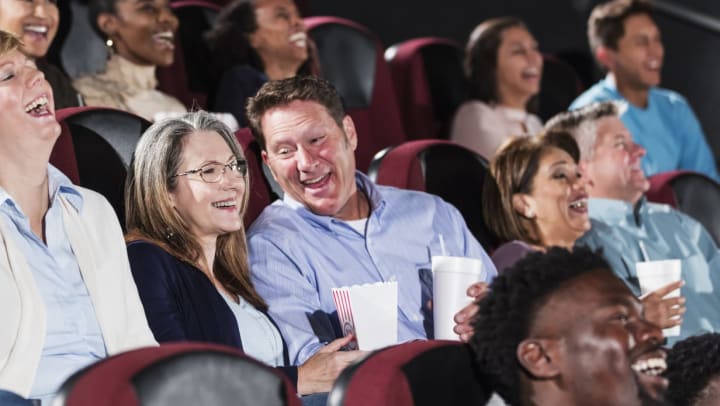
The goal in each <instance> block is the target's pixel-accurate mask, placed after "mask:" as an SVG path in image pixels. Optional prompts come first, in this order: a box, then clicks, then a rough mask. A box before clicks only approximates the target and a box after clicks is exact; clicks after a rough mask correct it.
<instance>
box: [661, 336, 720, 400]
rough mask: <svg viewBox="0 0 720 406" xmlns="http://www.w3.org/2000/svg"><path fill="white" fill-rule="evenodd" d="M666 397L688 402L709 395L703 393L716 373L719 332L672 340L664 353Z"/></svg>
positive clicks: (719, 364) (718, 373)
mask: <svg viewBox="0 0 720 406" xmlns="http://www.w3.org/2000/svg"><path fill="white" fill-rule="evenodd" d="M667 364H668V368H667V371H665V377H666V378H668V380H669V381H670V386H668V390H667V393H666V398H667V400H669V401H670V402H671V403H672V404H673V405H676V406H691V405H694V404H695V403H696V402H697V401H699V400H703V399H705V398H706V396H708V395H710V396H713V397H718V396H720V394H718V393H714V394H711V393H703V392H704V390H705V389H706V387H707V385H708V383H710V380H712V379H713V378H716V377H720V334H718V333H708V334H703V335H699V336H695V337H689V338H686V339H684V340H682V341H679V342H677V343H675V345H674V346H673V347H672V349H671V350H670V352H668V357H667Z"/></svg>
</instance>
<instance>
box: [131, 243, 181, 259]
mask: <svg viewBox="0 0 720 406" xmlns="http://www.w3.org/2000/svg"><path fill="white" fill-rule="evenodd" d="M127 251H128V255H129V256H130V257H131V258H133V257H135V258H139V257H146V258H158V259H165V260H168V259H174V257H173V256H172V255H170V253H168V252H167V251H165V250H164V249H162V248H161V247H160V246H159V245H157V244H154V243H152V242H150V241H143V240H137V241H131V242H129V243H128V244H127Z"/></svg>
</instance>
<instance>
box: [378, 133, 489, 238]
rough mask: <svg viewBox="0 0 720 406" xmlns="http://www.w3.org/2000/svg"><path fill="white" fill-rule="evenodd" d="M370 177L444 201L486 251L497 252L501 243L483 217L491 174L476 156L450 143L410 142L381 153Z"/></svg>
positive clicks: (485, 164) (384, 183)
mask: <svg viewBox="0 0 720 406" xmlns="http://www.w3.org/2000/svg"><path fill="white" fill-rule="evenodd" d="M368 174H369V176H370V178H371V179H373V180H374V181H375V182H377V183H378V184H382V185H389V186H395V187H399V188H403V189H411V190H419V191H424V192H428V193H432V194H434V195H437V196H440V197H442V198H443V199H444V200H445V201H447V202H448V203H450V204H452V205H454V206H455V207H457V209H458V210H460V213H462V215H463V217H464V218H465V222H466V223H467V226H468V228H469V229H470V231H471V232H472V233H473V235H474V236H475V238H476V239H477V240H478V241H479V242H480V244H482V246H483V247H484V248H485V250H486V251H488V252H491V251H492V250H493V249H494V248H496V246H497V243H498V239H497V237H496V236H495V235H494V234H493V233H492V232H491V231H490V230H489V229H488V227H487V225H486V224H485V220H484V219H483V216H482V191H483V186H484V183H485V178H486V177H487V176H490V174H489V172H488V167H487V161H485V159H484V158H483V157H481V156H480V155H478V154H477V153H475V152H473V151H471V150H469V149H467V148H465V147H463V146H461V145H458V144H455V143H453V142H451V141H444V140H417V141H409V142H406V143H404V144H401V145H399V146H397V147H395V148H388V149H387V150H385V151H382V152H380V153H378V154H377V155H376V157H375V159H374V160H373V162H372V164H371V165H370V170H369V171H368Z"/></svg>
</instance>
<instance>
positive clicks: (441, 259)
mask: <svg viewBox="0 0 720 406" xmlns="http://www.w3.org/2000/svg"><path fill="white" fill-rule="evenodd" d="M432 273H433V320H434V322H433V324H434V326H435V339H438V340H459V339H460V338H459V337H458V335H457V334H455V332H454V331H453V328H454V327H455V320H454V317H455V314H456V313H457V312H459V311H460V310H462V308H463V307H465V306H467V305H468V304H470V303H471V302H472V300H473V299H472V298H471V297H469V296H468V295H467V289H468V288H469V287H470V285H472V284H473V283H475V282H481V281H484V280H485V273H486V271H485V269H484V268H483V263H482V261H481V260H479V259H477V258H467V257H449V256H433V257H432Z"/></svg>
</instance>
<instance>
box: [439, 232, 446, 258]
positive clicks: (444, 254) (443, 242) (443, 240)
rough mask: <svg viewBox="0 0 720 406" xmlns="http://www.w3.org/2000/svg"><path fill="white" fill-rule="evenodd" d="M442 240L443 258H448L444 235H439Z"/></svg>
mask: <svg viewBox="0 0 720 406" xmlns="http://www.w3.org/2000/svg"><path fill="white" fill-rule="evenodd" d="M439 238H440V251H442V254H443V256H445V257H446V256H447V250H445V239H444V238H443V235H442V234H439Z"/></svg>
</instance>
